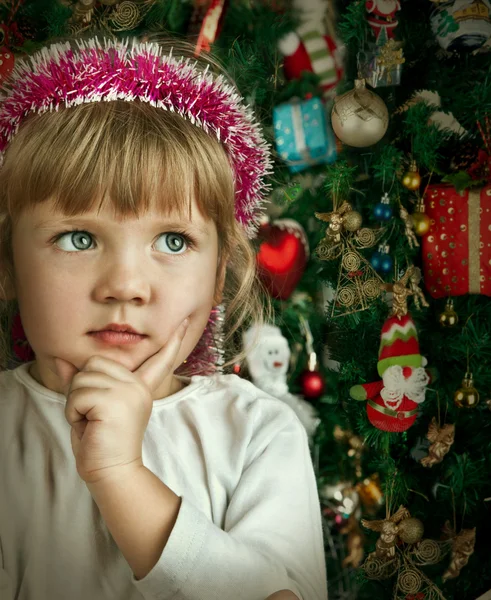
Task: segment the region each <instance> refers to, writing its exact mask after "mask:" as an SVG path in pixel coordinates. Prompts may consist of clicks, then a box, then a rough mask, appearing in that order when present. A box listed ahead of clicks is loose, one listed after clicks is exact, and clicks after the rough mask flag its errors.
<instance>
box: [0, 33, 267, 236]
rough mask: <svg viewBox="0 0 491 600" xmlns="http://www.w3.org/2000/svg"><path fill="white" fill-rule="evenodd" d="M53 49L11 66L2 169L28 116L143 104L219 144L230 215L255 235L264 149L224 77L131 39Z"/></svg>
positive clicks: (1, 98) (1, 118)
mask: <svg viewBox="0 0 491 600" xmlns="http://www.w3.org/2000/svg"><path fill="white" fill-rule="evenodd" d="M75 42H76V44H77V46H78V49H76V48H74V47H72V46H71V44H70V43H69V42H66V43H58V44H52V45H50V46H49V47H46V48H43V49H42V50H40V51H38V52H36V53H35V54H33V55H32V56H30V57H29V60H21V61H18V63H17V64H16V66H15V69H14V71H13V73H12V74H11V76H10V78H9V79H7V82H6V83H5V85H4V89H3V91H4V94H3V95H0V165H1V164H2V158H3V153H4V152H5V150H6V148H7V145H8V143H9V142H10V141H11V140H12V138H13V137H14V135H15V134H16V132H17V131H18V129H19V126H20V124H21V122H22V120H23V119H24V118H25V117H26V116H27V115H28V114H29V113H30V112H35V113H38V114H41V113H44V112H46V111H48V110H49V111H52V110H57V109H58V107H59V106H62V105H64V106H67V107H70V106H76V105H78V104H82V103H85V102H100V101H111V100H120V99H121V100H127V101H132V100H140V101H144V102H149V103H150V104H151V105H152V106H156V107H158V108H162V109H164V110H171V111H175V112H177V113H178V114H180V115H181V116H183V117H185V118H187V119H189V120H190V121H191V122H192V123H194V124H195V125H197V126H198V127H200V128H202V129H203V130H204V131H206V132H207V133H210V134H212V135H215V136H216V137H217V138H218V140H220V142H221V143H222V144H223V146H224V147H225V150H226V152H227V154H228V156H229V160H230V162H231V164H232V167H233V171H234V177H235V187H236V198H235V217H236V219H237V221H238V222H239V223H241V224H242V225H243V227H244V228H245V230H246V232H247V234H248V236H249V237H254V235H255V233H256V231H257V227H258V223H259V220H260V217H261V212H262V208H263V204H264V194H265V193H266V192H267V191H269V187H270V186H269V185H268V184H266V183H265V182H264V178H265V177H266V176H267V175H269V174H270V173H271V172H272V166H271V158H270V150H269V145H268V144H267V143H266V141H265V140H264V138H263V136H262V134H261V131H260V126H259V124H258V123H257V122H256V121H255V119H254V116H253V113H252V111H251V110H250V108H249V107H248V106H246V105H244V104H243V102H242V98H241V97H240V96H239V95H238V94H237V92H236V90H235V89H234V88H233V87H232V86H230V85H229V84H227V83H226V82H225V80H224V78H223V76H221V75H219V76H212V75H211V74H210V73H208V68H206V70H205V71H200V70H199V69H198V68H197V67H196V66H195V64H193V63H192V62H190V60H189V59H184V58H180V59H175V58H174V57H172V56H171V55H163V54H162V51H161V48H159V45H158V44H155V43H148V42H147V43H140V42H139V41H138V40H137V39H136V38H133V39H130V38H127V39H126V40H122V41H112V40H107V39H104V45H102V44H101V43H100V42H99V41H98V40H97V39H96V38H93V39H90V40H85V41H84V40H75Z"/></svg>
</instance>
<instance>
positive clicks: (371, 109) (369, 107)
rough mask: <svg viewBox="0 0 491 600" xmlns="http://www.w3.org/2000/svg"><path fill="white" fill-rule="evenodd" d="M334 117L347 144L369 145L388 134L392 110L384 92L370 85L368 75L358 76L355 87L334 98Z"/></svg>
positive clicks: (342, 138) (335, 123)
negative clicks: (365, 78) (376, 92)
mask: <svg viewBox="0 0 491 600" xmlns="http://www.w3.org/2000/svg"><path fill="white" fill-rule="evenodd" d="M331 121H332V127H333V130H334V133H335V134H336V135H337V136H338V138H339V139H340V140H341V141H342V142H343V143H344V144H347V145H348V146H354V147H355V148H365V147H367V146H372V145H373V144H376V143H377V142H379V141H380V140H381V139H382V138H383V137H384V135H385V132H386V131H387V127H388V126H389V111H388V110H387V106H386V105H385V103H384V101H383V100H382V98H380V96H377V94H374V93H373V92H371V91H370V90H367V89H366V86H365V80H364V79H356V80H355V87H354V88H353V89H352V90H350V91H349V92H346V93H345V94H343V95H342V96H339V97H338V98H336V99H335V100H334V107H333V109H332V113H331Z"/></svg>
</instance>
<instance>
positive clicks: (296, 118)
mask: <svg viewBox="0 0 491 600" xmlns="http://www.w3.org/2000/svg"><path fill="white" fill-rule="evenodd" d="M273 126H274V135H275V142H276V148H277V150H278V154H279V155H280V157H281V158H282V159H283V160H284V161H285V162H286V164H287V165H288V168H289V170H290V171H291V172H292V173H297V172H298V171H304V170H305V169H308V168H309V167H312V166H314V165H320V164H328V163H332V162H334V161H335V160H336V156H337V155H336V138H335V136H334V133H333V131H332V129H331V125H330V123H329V122H328V120H327V118H326V112H325V107H324V104H323V103H322V102H321V100H320V99H319V98H311V99H310V100H299V99H293V100H291V101H290V102H286V103H284V104H280V105H278V106H276V107H275V108H274V109H273Z"/></svg>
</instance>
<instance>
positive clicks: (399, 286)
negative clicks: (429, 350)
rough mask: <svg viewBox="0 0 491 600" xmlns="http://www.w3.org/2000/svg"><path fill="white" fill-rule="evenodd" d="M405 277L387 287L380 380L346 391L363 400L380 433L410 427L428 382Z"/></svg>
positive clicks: (372, 422)
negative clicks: (389, 296) (388, 297)
mask: <svg viewBox="0 0 491 600" xmlns="http://www.w3.org/2000/svg"><path fill="white" fill-rule="evenodd" d="M406 274H407V277H406ZM406 274H405V275H404V277H403V278H402V279H401V281H398V282H396V283H394V284H393V285H391V286H390V289H391V291H392V292H393V294H394V299H393V306H392V312H391V314H390V316H389V317H388V318H387V320H386V321H385V323H384V325H383V327H382V333H381V336H380V348H379V356H378V358H379V360H378V364H377V371H378V373H379V375H380V376H381V377H382V380H381V381H376V382H373V383H364V384H360V385H354V386H353V387H352V388H351V389H350V396H351V397H352V398H353V399H354V400H366V401H367V416H368V419H369V421H370V423H371V424H372V425H373V426H374V427H376V428H377V429H381V430H382V431H390V432H401V431H406V430H407V429H409V428H410V427H411V426H412V425H413V423H414V421H415V420H416V417H417V415H418V407H419V405H420V404H421V403H422V402H424V400H425V392H426V386H427V385H428V383H429V382H430V376H429V374H428V373H427V372H426V370H425V368H424V367H425V366H426V364H427V360H426V358H424V357H423V356H421V354H420V351H419V342H418V332H417V330H416V326H415V324H414V321H413V319H412V317H411V315H410V314H409V313H408V312H407V297H408V296H409V295H410V294H413V293H415V290H414V289H412V290H406V287H405V284H406V282H407V279H408V278H409V276H410V273H409V272H406ZM385 285H386V286H387V284H385ZM387 288H389V286H387Z"/></svg>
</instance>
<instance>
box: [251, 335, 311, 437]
mask: <svg viewBox="0 0 491 600" xmlns="http://www.w3.org/2000/svg"><path fill="white" fill-rule="evenodd" d="M243 343H244V348H245V349H246V351H247V359H246V362H247V367H248V369H249V373H250V375H251V378H252V382H253V383H254V385H255V386H256V387H258V388H259V389H260V390H263V391H264V392H266V393H268V394H270V395H271V396H273V397H274V398H277V399H278V400H281V401H283V402H285V404H288V406H289V407H290V408H291V409H293V411H294V412H295V413H296V415H297V417H298V418H299V420H300V422H301V423H302V425H303V426H304V428H305V430H306V432H307V435H308V437H309V440H310V439H311V437H312V436H313V434H314V433H315V430H316V429H317V427H318V425H319V424H320V419H319V418H318V417H317V413H316V410H315V408H314V407H313V406H312V404H310V403H309V402H306V401H305V400H302V399H300V398H298V397H297V396H294V395H293V394H290V392H289V390H288V385H287V383H286V376H287V372H288V368H289V364H290V354H291V353H290V347H289V346H288V341H287V339H286V338H285V337H284V336H283V334H282V333H281V330H280V329H279V327H275V326H273V325H267V324H266V325H262V326H261V327H257V326H254V327H251V328H249V329H248V330H247V331H246V332H245V333H244V334H243Z"/></svg>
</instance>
